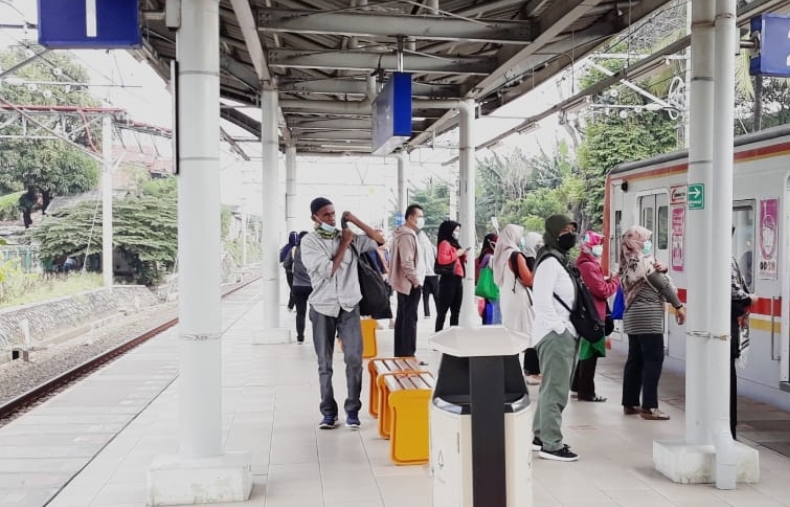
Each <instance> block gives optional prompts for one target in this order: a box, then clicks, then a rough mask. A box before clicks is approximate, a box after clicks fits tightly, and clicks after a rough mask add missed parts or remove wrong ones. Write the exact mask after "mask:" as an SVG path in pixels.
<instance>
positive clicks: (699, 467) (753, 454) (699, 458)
mask: <svg viewBox="0 0 790 507" xmlns="http://www.w3.org/2000/svg"><path fill="white" fill-rule="evenodd" d="M735 449H736V452H737V453H738V479H737V480H738V482H739V483H744V484H754V483H757V482H759V481H760V453H759V451H757V449H752V448H751V447H749V446H748V445H744V444H742V443H740V442H735ZM653 466H655V469H656V470H657V471H658V472H660V473H661V474H662V475H664V476H665V477H666V478H668V479H669V480H671V481H672V482H675V483H677V484H711V483H714V482H716V450H715V448H714V447H713V446H712V445H688V444H686V443H685V442H684V441H683V440H656V441H654V442H653Z"/></svg>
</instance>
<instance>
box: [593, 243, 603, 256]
mask: <svg viewBox="0 0 790 507" xmlns="http://www.w3.org/2000/svg"><path fill="white" fill-rule="evenodd" d="M591 251H592V254H593V255H594V256H595V257H600V256H602V255H603V245H595V246H594V247H592V249H591Z"/></svg>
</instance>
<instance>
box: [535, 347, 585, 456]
mask: <svg viewBox="0 0 790 507" xmlns="http://www.w3.org/2000/svg"><path fill="white" fill-rule="evenodd" d="M537 350H538V358H539V361H540V372H541V375H542V377H543V378H542V380H541V382H540V391H539V393H540V394H539V395H538V408H537V410H535V419H534V420H533V422H532V431H533V433H534V434H535V436H536V437H538V438H539V439H540V440H541V441H542V442H543V449H545V450H547V451H558V450H560V449H562V447H563V445H564V444H563V443H562V411H563V410H565V405H567V404H568V394H569V392H570V387H571V376H572V375H573V365H574V362H575V360H576V354H577V345H576V338H574V337H573V335H572V334H570V333H569V332H568V331H565V332H564V333H563V334H556V333H553V332H552V333H549V334H548V335H546V336H545V337H543V338H542V339H541V340H540V342H539V343H538V346H537Z"/></svg>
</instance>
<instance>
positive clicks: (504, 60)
mask: <svg viewBox="0 0 790 507" xmlns="http://www.w3.org/2000/svg"><path fill="white" fill-rule="evenodd" d="M666 2H667V0H527V1H524V0H439V1H438V2H437V1H436V0H394V1H391V0H370V1H366V0H221V2H220V48H219V49H220V67H221V96H222V98H223V99H226V101H228V104H241V105H250V106H255V105H257V104H258V103H259V94H260V92H261V90H264V89H276V90H278V96H279V100H280V110H279V113H280V114H279V116H280V133H281V135H282V138H281V139H282V142H283V143H284V144H286V143H293V144H295V146H296V147H297V151H298V152H300V153H335V154H336V153H360V154H362V153H369V152H370V151H371V124H372V122H371V117H370V96H371V95H375V91H373V92H372V93H371V86H370V84H369V81H370V80H371V76H373V77H374V78H375V79H377V80H378V83H379V84H380V83H381V82H382V79H384V80H386V79H387V76H388V74H389V73H391V72H393V71H395V70H397V68H398V48H399V47H402V48H403V53H402V55H403V57H402V65H403V70H404V71H405V72H411V73H412V74H413V96H414V105H413V132H414V133H413V135H412V137H411V139H410V140H409V141H408V143H407V146H406V147H405V148H406V149H412V148H414V147H416V146H419V145H422V144H425V143H426V142H427V141H429V140H430V139H431V138H432V137H433V136H434V135H438V134H440V133H442V132H444V131H446V130H448V129H450V128H452V127H453V126H454V125H455V123H456V121H457V119H456V113H455V112H454V111H452V110H451V109H452V108H451V107H448V104H447V102H445V101H455V100H459V99H474V100H475V101H476V102H477V104H478V106H479V112H480V114H482V115H485V114H488V113H490V112H492V111H494V110H496V109H497V108H499V107H501V106H503V105H505V104H507V103H509V102H512V101H513V100H516V99H518V98H519V97H521V96H523V95H524V94H525V93H528V92H529V91H530V90H532V89H533V88H535V87H536V86H538V85H540V84H542V83H544V82H546V81H547V80H549V79H551V78H552V77H553V76H555V75H556V74H557V73H559V72H561V71H562V70H563V69H565V68H566V67H568V66H569V65H572V64H573V62H575V61H577V60H579V59H581V58H583V57H584V56H586V55H587V54H589V53H590V52H591V51H592V50H594V49H595V48H596V47H597V46H599V45H600V44H602V43H603V42H605V41H606V40H608V39H609V38H611V37H613V36H615V35H617V34H618V33H620V32H622V31H624V30H626V29H627V28H628V27H629V26H630V25H632V24H634V23H636V22H638V21H639V20H641V19H643V18H645V16H647V15H648V14H650V13H651V12H653V11H655V10H656V9H657V8H659V7H661V6H662V5H663V4H665V3H666ZM141 4H142V5H143V9H144V13H143V20H142V25H143V26H142V28H143V38H144V47H143V49H142V50H139V51H141V53H142V55H143V56H144V58H146V59H147V60H149V61H150V62H151V63H152V65H153V66H154V68H155V69H156V70H157V72H158V73H159V74H160V76H161V77H162V78H164V79H165V80H169V76H170V70H169V64H170V61H171V60H172V59H173V58H174V57H175V54H176V42H175V40H176V37H175V33H174V32H173V31H171V30H170V29H169V28H168V27H167V25H166V22H165V15H164V4H165V1H164V0H143V1H142V2H141ZM437 5H438V11H437V10H435V9H436V6H437ZM221 114H222V117H223V118H224V119H226V120H228V121H230V122H231V123H233V124H235V125H237V126H240V127H242V128H244V129H245V130H247V131H249V132H250V133H252V134H253V135H256V136H259V135H260V121H259V120H258V119H255V118H251V117H250V116H248V115H246V114H245V113H243V112H241V111H240V110H238V109H235V108H233V107H228V106H227V105H226V106H225V107H223V108H222V110H221Z"/></svg>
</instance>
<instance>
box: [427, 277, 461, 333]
mask: <svg viewBox="0 0 790 507" xmlns="http://www.w3.org/2000/svg"><path fill="white" fill-rule="evenodd" d="M462 282H463V279H462V278H461V277H460V276H455V275H452V276H451V275H444V276H442V277H441V278H440V279H439V299H438V300H436V327H435V329H434V330H435V331H436V332H439V331H441V330H442V329H444V320H445V318H446V317H447V311H448V310H449V311H450V325H451V326H457V325H458V315H459V314H460V313H461V302H462V301H463V298H464V290H463V283H462Z"/></svg>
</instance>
